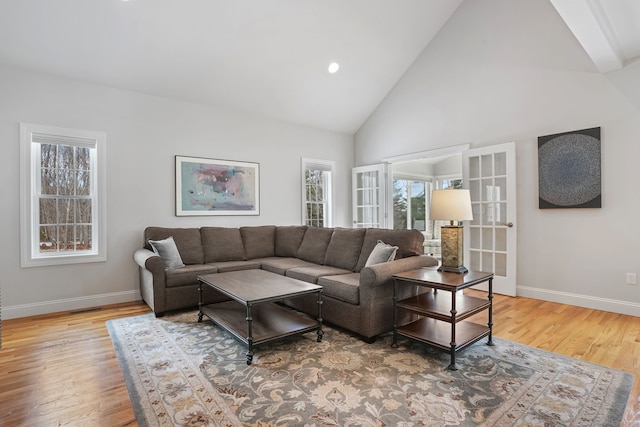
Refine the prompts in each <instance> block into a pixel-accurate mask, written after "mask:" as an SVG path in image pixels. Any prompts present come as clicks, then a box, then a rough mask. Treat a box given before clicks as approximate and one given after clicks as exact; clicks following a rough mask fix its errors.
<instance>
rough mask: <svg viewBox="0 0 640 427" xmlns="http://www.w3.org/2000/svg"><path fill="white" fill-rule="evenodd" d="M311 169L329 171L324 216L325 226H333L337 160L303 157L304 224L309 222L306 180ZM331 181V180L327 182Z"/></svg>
mask: <svg viewBox="0 0 640 427" xmlns="http://www.w3.org/2000/svg"><path fill="white" fill-rule="evenodd" d="M309 169H320V170H322V171H325V172H329V176H326V175H325V174H323V175H324V181H325V182H324V185H323V188H324V196H325V199H324V203H323V206H324V210H323V218H324V227H332V226H333V208H334V202H333V195H334V193H335V192H334V188H333V187H334V186H335V182H336V180H335V169H336V162H334V161H332V160H318V159H307V158H304V157H303V158H302V159H301V175H302V215H301V218H302V219H301V223H302V224H303V225H305V224H307V204H308V203H309V201H308V200H307V191H306V186H307V181H306V171H307V170H309ZM327 181H329V182H327Z"/></svg>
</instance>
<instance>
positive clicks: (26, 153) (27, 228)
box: [20, 123, 107, 267]
mask: <svg viewBox="0 0 640 427" xmlns="http://www.w3.org/2000/svg"><path fill="white" fill-rule="evenodd" d="M34 133H35V134H44V135H47V136H51V137H52V139H57V138H62V139H61V142H62V141H63V140H64V139H65V138H67V140H69V139H75V138H79V139H84V140H93V141H95V149H96V154H97V159H92V165H91V167H92V168H94V169H95V170H94V171H92V177H93V178H94V182H93V186H94V187H93V188H94V191H95V193H96V194H95V195H94V197H92V200H93V203H94V204H93V206H95V207H96V208H95V209H93V211H92V217H93V218H92V219H93V227H94V228H97V230H95V231H94V236H95V237H96V238H95V239H94V241H93V243H94V246H93V249H94V250H93V251H91V252H90V253H87V252H83V253H77V252H71V253H63V254H60V253H56V254H55V255H52V254H47V255H46V256H38V251H37V249H38V246H39V245H38V242H37V236H38V234H37V233H38V231H37V230H35V227H36V226H37V225H38V223H39V220H38V218H37V217H36V215H37V212H38V211H37V209H35V206H34V204H35V202H36V198H37V196H38V193H37V188H38V185H39V183H40V178H39V177H37V176H35V174H36V173H37V171H38V170H39V167H38V162H39V161H40V159H39V158H36V153H39V151H40V150H35V149H34V144H40V143H39V142H33V134H34ZM106 142H107V135H106V133H104V132H95V131H87V130H78V129H69V128H61V127H54V126H45V125H38V124H33V123H20V263H21V266H22V267H39V266H47V265H63V264H78V263H88V262H101V261H106V260H107V219H106V218H107V215H106V214H107V174H106V158H107V157H106ZM92 157H93V156H92Z"/></svg>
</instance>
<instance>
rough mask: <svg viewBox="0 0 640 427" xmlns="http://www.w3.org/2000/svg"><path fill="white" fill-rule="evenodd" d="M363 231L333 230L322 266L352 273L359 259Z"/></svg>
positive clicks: (354, 229) (351, 229) (353, 229)
mask: <svg viewBox="0 0 640 427" xmlns="http://www.w3.org/2000/svg"><path fill="white" fill-rule="evenodd" d="M365 231H366V230H365V229H364V228H335V229H334V230H333V234H332V235H331V240H330V241H329V247H327V254H326V255H325V257H324V264H325V265H330V266H333V267H338V268H344V269H345V270H351V271H353V269H354V268H356V264H357V263H358V259H359V258H360V251H361V250H362V242H363V241H364V234H365Z"/></svg>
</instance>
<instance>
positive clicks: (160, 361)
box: [109, 312, 633, 427]
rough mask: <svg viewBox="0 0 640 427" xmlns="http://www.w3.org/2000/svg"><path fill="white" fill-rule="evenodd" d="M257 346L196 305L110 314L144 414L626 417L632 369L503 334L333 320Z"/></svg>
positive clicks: (195, 421)
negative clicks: (399, 332)
mask: <svg viewBox="0 0 640 427" xmlns="http://www.w3.org/2000/svg"><path fill="white" fill-rule="evenodd" d="M324 329H325V335H324V339H323V341H322V342H321V343H318V342H316V335H315V333H309V334H306V335H302V336H298V337H292V338H287V339H284V340H281V341H277V342H274V343H271V344H265V345H262V346H258V347H256V349H255V356H254V359H253V364H252V365H250V366H247V364H246V357H245V353H246V349H245V347H244V346H242V345H241V344H240V343H238V342H237V341H236V340H235V339H233V338H232V337H231V335H230V334H228V333H226V332H225V331H223V330H221V329H220V328H218V327H216V326H215V325H213V324H212V323H211V322H207V321H205V322H202V323H197V313H196V312H189V313H181V314H177V315H173V316H167V317H164V318H160V319H155V318H154V317H153V315H143V316H136V317H132V318H125V319H118V320H113V321H110V322H109V330H110V332H111V335H112V339H113V341H114V345H115V347H116V350H117V353H118V357H119V360H120V364H121V366H122V368H123V372H124V374H125V377H126V380H127V381H126V382H127V386H128V388H129V393H130V395H131V396H132V401H133V402H134V406H136V404H138V408H137V414H136V415H137V417H138V419H139V420H141V421H140V422H139V423H140V425H141V426H145V425H149V426H155V425H160V426H164V425H179V426H182V425H184V426H234V425H244V426H262V427H267V426H306V427H314V426H316V427H319V426H376V427H380V426H399V427H413V426H477V425H487V426H513V425H527V426H537V425H539V426H617V425H619V424H620V421H621V419H622V416H623V413H624V409H625V406H626V401H627V398H628V395H629V392H630V389H631V385H632V382H633V377H632V376H631V375H630V374H626V373H623V372H621V371H617V370H614V369H609V368H606V367H603V366H599V365H594V364H591V363H588V362H583V361H579V360H576V359H572V358H568V357H565V356H561V355H557V354H554V353H549V352H545V351H542V350H539V349H535V348H532V347H527V346H524V345H521V344H517V343H513V342H510V341H505V340H501V339H496V338H494V341H495V343H496V346H494V347H490V346H487V345H484V341H483V342H479V343H476V344H474V345H473V346H471V347H469V348H468V349H466V350H464V351H462V352H461V353H460V354H459V356H458V358H457V361H458V363H459V365H460V366H461V369H460V370H459V371H456V372H452V371H449V370H448V369H446V367H447V366H448V364H449V360H448V358H449V356H448V354H447V353H446V352H442V351H440V350H437V349H432V348H430V347H428V346H426V345H422V344H420V343H416V342H413V341H410V340H400V341H399V344H400V347H399V348H397V349H393V348H391V336H390V335H389V334H388V335H385V336H382V337H380V338H378V340H377V341H376V343H374V344H367V343H365V342H363V341H360V340H358V339H355V338H353V337H351V336H349V335H347V334H345V333H342V332H339V331H336V330H333V329H330V328H326V327H325V328H324Z"/></svg>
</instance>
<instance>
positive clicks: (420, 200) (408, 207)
mask: <svg viewBox="0 0 640 427" xmlns="http://www.w3.org/2000/svg"><path fill="white" fill-rule="evenodd" d="M430 189H431V183H430V182H428V181H424V180H412V179H394V180H393V228H394V229H395V230H406V229H416V230H420V231H426V226H427V225H428V223H427V200H426V197H425V195H426V194H427V193H429V194H430Z"/></svg>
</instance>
